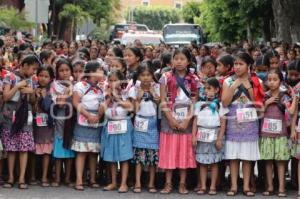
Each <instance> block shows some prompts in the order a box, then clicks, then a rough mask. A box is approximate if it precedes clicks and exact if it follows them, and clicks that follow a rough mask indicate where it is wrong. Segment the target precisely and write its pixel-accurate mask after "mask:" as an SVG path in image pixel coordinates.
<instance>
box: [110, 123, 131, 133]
mask: <svg viewBox="0 0 300 199" xmlns="http://www.w3.org/2000/svg"><path fill="white" fill-rule="evenodd" d="M107 130H108V134H110V135H113V134H123V133H126V132H127V120H120V121H109V122H108V125H107Z"/></svg>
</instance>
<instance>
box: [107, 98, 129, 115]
mask: <svg viewBox="0 0 300 199" xmlns="http://www.w3.org/2000/svg"><path fill="white" fill-rule="evenodd" d="M121 98H122V100H127V99H128V96H127V95H125V94H121ZM127 115H128V111H127V110H126V109H124V108H123V107H122V106H120V105H118V103H117V102H114V103H113V105H112V106H110V107H108V108H107V109H106V110H105V117H107V118H108V119H114V120H122V119H126V118H127Z"/></svg>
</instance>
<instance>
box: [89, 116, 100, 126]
mask: <svg viewBox="0 0 300 199" xmlns="http://www.w3.org/2000/svg"><path fill="white" fill-rule="evenodd" d="M87 119H88V122H89V123H90V124H97V123H99V120H100V118H99V116H98V115H92V114H89V116H88V118H87Z"/></svg>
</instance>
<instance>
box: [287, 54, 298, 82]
mask: <svg viewBox="0 0 300 199" xmlns="http://www.w3.org/2000/svg"><path fill="white" fill-rule="evenodd" d="M299 81H300V59H297V60H296V61H292V62H290V63H289V64H288V67H287V80H286V82H287V84H288V85H289V86H291V87H294V86H296V85H297V84H298V82H299Z"/></svg>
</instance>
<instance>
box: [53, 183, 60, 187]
mask: <svg viewBox="0 0 300 199" xmlns="http://www.w3.org/2000/svg"><path fill="white" fill-rule="evenodd" d="M51 187H60V183H59V182H52V183H51Z"/></svg>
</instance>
